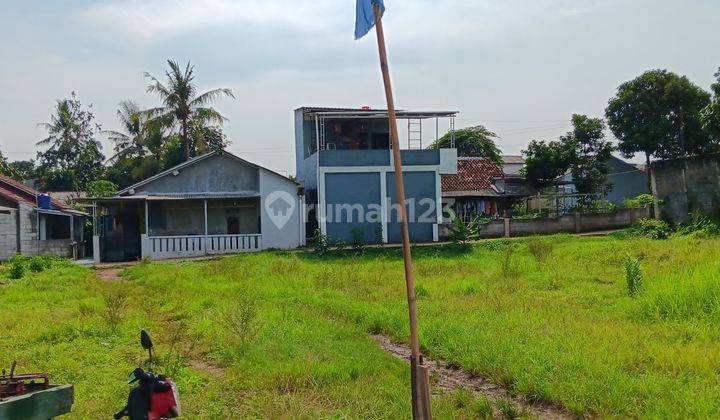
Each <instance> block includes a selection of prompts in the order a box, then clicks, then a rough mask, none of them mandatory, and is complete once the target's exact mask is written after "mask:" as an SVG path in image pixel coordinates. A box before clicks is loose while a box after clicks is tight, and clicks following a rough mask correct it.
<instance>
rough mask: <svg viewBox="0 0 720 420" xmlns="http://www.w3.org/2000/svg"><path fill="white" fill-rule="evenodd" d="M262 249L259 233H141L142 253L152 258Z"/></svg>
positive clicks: (159, 258)
mask: <svg viewBox="0 0 720 420" xmlns="http://www.w3.org/2000/svg"><path fill="white" fill-rule="evenodd" d="M261 249H262V235H261V234H253V235H250V234H247V235H207V236H205V235H184V236H146V235H142V255H143V257H148V258H150V259H153V260H161V259H166V258H183V257H198V256H202V255H210V254H232V253H238V252H250V251H259V250H261Z"/></svg>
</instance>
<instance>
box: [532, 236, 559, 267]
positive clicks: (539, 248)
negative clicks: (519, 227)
mask: <svg viewBox="0 0 720 420" xmlns="http://www.w3.org/2000/svg"><path fill="white" fill-rule="evenodd" d="M527 247H528V251H530V253H531V254H532V255H533V257H535V259H536V260H537V262H540V263H544V262H545V261H547V259H548V257H549V256H550V254H552V252H553V248H554V246H553V244H552V242H548V241H543V240H540V239H531V240H529V241H528V242H527Z"/></svg>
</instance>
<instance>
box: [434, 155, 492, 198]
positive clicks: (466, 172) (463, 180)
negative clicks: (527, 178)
mask: <svg viewBox="0 0 720 420" xmlns="http://www.w3.org/2000/svg"><path fill="white" fill-rule="evenodd" d="M457 168H458V173H457V174H456V175H443V176H442V180H441V182H442V190H443V191H477V190H488V189H492V180H493V179H495V178H500V177H502V176H503V174H502V169H500V166H498V165H497V164H496V163H494V162H493V161H491V160H490V159H486V158H459V159H458V162H457Z"/></svg>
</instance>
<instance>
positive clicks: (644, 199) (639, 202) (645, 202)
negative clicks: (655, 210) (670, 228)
mask: <svg viewBox="0 0 720 420" xmlns="http://www.w3.org/2000/svg"><path fill="white" fill-rule="evenodd" d="M652 204H653V196H652V194H640V195H638V196H637V197H635V198H630V199H626V200H625V201H623V207H625V208H626V209H630V208H638V207H645V206H651V205H652Z"/></svg>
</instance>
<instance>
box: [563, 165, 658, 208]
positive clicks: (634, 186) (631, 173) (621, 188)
mask: <svg viewBox="0 0 720 420" xmlns="http://www.w3.org/2000/svg"><path fill="white" fill-rule="evenodd" d="M608 166H609V167H610V171H609V173H608V176H607V181H608V182H609V183H610V184H611V187H610V188H609V189H607V190H606V191H605V192H603V193H602V194H601V195H602V198H604V199H605V200H607V201H609V202H611V203H613V204H615V205H618V206H621V205H622V204H623V203H624V202H625V200H628V199H632V198H635V197H637V196H638V195H640V194H650V188H649V187H648V178H647V172H645V170H644V166H643V165H634V164H632V163H629V162H625V161H624V160H622V159H620V158H617V157H615V156H611V157H610V160H609V161H608ZM558 191H559V192H561V193H564V194H575V193H576V192H577V189H576V188H575V185H574V184H573V182H572V175H571V174H570V173H569V172H568V173H567V174H565V176H563V177H562V179H561V180H560V182H559V183H558Z"/></svg>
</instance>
